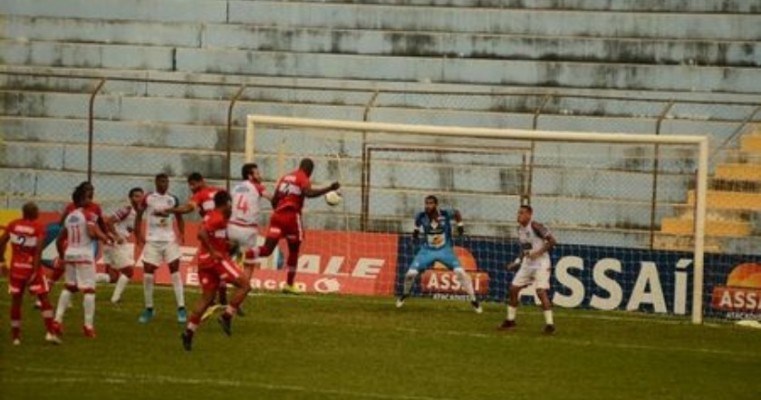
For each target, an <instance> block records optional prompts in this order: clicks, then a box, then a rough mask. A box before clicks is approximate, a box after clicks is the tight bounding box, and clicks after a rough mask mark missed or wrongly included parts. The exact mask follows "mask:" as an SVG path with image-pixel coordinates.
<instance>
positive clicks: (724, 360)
mask: <svg viewBox="0 0 761 400" xmlns="http://www.w3.org/2000/svg"><path fill="white" fill-rule="evenodd" d="M0 283H2V284H3V285H6V283H5V282H0ZM99 290H100V292H99V293H100V295H99V299H98V305H97V311H96V327H97V330H98V337H97V338H96V339H94V340H88V339H85V338H84V337H83V336H82V334H81V323H82V322H81V321H82V313H81V309H82V306H81V297H80V296H77V297H76V300H75V301H76V304H75V307H74V308H73V309H72V310H70V311H69V312H68V314H67V317H66V321H65V329H66V331H65V335H64V337H63V339H64V344H63V345H61V346H53V345H49V344H46V343H45V342H44V341H43V340H42V338H43V328H42V321H41V319H40V317H39V313H38V312H37V311H36V310H34V309H32V308H31V301H27V304H26V305H25V308H24V315H23V317H24V330H23V343H22V345H21V346H18V347H15V346H11V344H10V339H9V328H8V307H9V299H8V296H7V295H3V296H0V308H1V309H2V318H0V321H2V322H1V323H2V325H3V329H2V331H1V333H0V376H1V378H0V380H1V382H0V394H2V396H0V398H3V399H59V400H60V399H69V398H71V399H122V398H124V399H127V398H130V399H177V398H182V399H189V400H190V399H211V398H229V399H234V398H250V399H262V398H266V399H270V398H271V399H421V400H422V399H759V398H761V382H760V381H759V375H760V374H761V331H755V330H751V329H747V328H741V327H735V326H733V325H729V324H711V325H704V326H693V325H690V324H689V323H688V322H687V321H685V320H682V319H671V318H664V317H655V316H648V315H644V314H630V313H604V312H593V311H580V310H556V324H557V326H558V332H557V334H555V335H554V336H543V335H542V334H541V328H542V325H543V321H542V317H541V314H540V312H539V311H538V310H537V309H536V308H534V307H523V308H521V309H520V310H519V314H518V324H519V327H518V329H517V330H516V331H514V332H511V333H503V332H498V331H497V330H496V329H495V328H496V326H497V325H498V324H499V323H500V322H501V321H502V319H503V317H504V306H503V305H502V304H493V303H492V304H486V306H485V312H484V314H482V315H477V314H475V313H473V312H472V311H471V309H470V307H469V306H468V304H467V303H461V302H441V301H433V300H423V299H411V300H409V301H408V302H407V304H406V305H405V308H403V309H401V310H397V309H396V308H395V307H394V304H393V299H388V298H365V297H335V296H299V297H293V296H286V295H279V294H265V295H256V296H252V297H251V298H249V299H248V301H247V303H246V307H245V309H246V311H247V315H246V316H245V317H244V318H240V319H237V320H235V322H234V325H233V336H232V337H226V336H225V335H224V334H223V333H222V331H221V330H220V328H219V326H217V324H216V321H214V320H209V321H207V323H205V324H204V325H202V326H201V328H200V330H199V332H198V334H197V335H196V341H195V344H194V349H193V351H192V352H189V353H188V352H185V351H184V350H183V349H182V346H181V343H180V339H179V335H180V332H181V330H182V328H181V326H180V325H179V324H177V322H176V321H175V315H174V306H173V302H174V297H173V294H172V292H171V291H170V290H166V289H160V290H158V291H157V293H156V300H157V311H158V314H157V316H156V319H155V320H154V321H153V322H152V323H150V324H147V325H141V324H139V323H138V322H137V317H138V315H139V313H140V310H141V303H142V291H141V289H140V288H139V286H138V285H134V284H133V285H131V286H130V288H129V289H128V290H127V292H126V293H125V302H124V303H122V304H120V305H118V306H113V305H111V304H110V303H108V302H107V299H108V298H109V297H110V292H111V290H112V286H110V285H109V286H106V287H101V288H100V289H99ZM187 297H188V300H189V302H193V301H195V299H196V298H197V294H196V292H195V289H190V290H189V291H188V294H187ZM53 298H54V299H55V300H57V291H56V293H55V296H53ZM27 300H29V298H27Z"/></svg>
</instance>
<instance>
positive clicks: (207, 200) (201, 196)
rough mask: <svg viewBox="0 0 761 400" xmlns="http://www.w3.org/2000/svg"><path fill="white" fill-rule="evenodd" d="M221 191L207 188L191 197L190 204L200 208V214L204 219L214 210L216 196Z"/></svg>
mask: <svg viewBox="0 0 761 400" xmlns="http://www.w3.org/2000/svg"><path fill="white" fill-rule="evenodd" d="M220 190H222V189H220V188H215V187H211V186H205V187H203V188H201V189H198V191H197V192H195V193H193V195H192V196H190V202H191V203H193V204H195V205H196V206H197V207H198V214H200V215H201V216H202V217H203V216H204V215H206V213H209V212H211V211H213V210H214V195H215V194H217V192H219V191H220Z"/></svg>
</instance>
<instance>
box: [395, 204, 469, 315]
mask: <svg viewBox="0 0 761 400" xmlns="http://www.w3.org/2000/svg"><path fill="white" fill-rule="evenodd" d="M452 221H454V222H455V223H456V229H457V233H458V234H459V235H460V236H462V235H463V234H464V233H465V226H464V225H463V223H462V216H461V215H460V211H459V210H455V209H441V208H439V199H438V198H436V196H433V195H431V196H426V198H425V209H424V210H423V211H421V212H419V213H418V214H417V215H416V216H415V230H414V231H413V233H412V236H413V239H414V240H415V241H417V239H418V236H419V235H420V233H421V232H422V233H423V235H424V239H423V245H422V247H421V248H420V250H419V251H418V253H417V254H416V255H415V258H414V259H413V260H412V264H410V267H409V268H408V269H407V273H406V274H405V275H404V287H403V289H402V295H401V296H400V297H399V298H398V299H397V300H396V307H397V308H401V307H402V306H404V301H405V300H406V299H407V297H408V296H409V295H410V292H411V291H412V286H413V285H414V283H415V278H417V276H418V275H419V274H420V272H422V271H424V270H426V269H427V268H430V267H431V266H433V264H434V263H435V262H436V261H438V262H440V263H442V264H444V265H445V266H446V267H447V268H450V269H452V270H453V271H454V272H455V274H457V279H459V280H460V283H461V284H462V286H463V287H464V288H465V291H466V292H467V293H468V297H469V298H470V304H471V306H473V310H475V312H476V313H478V314H480V313H482V312H483V309H482V308H481V304H480V303H479V302H478V300H477V299H476V294H475V291H474V290H473V281H472V280H471V279H470V275H468V274H467V273H466V272H465V270H464V269H463V268H462V265H460V260H459V259H458V258H457V256H456V255H455V253H454V249H453V248H454V242H453V240H452V229H453V227H452Z"/></svg>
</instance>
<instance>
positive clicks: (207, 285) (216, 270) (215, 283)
mask: <svg viewBox="0 0 761 400" xmlns="http://www.w3.org/2000/svg"><path fill="white" fill-rule="evenodd" d="M241 274H243V271H241V269H240V267H239V266H238V265H237V264H235V262H233V261H232V260H231V259H229V258H223V259H222V260H221V261H218V262H215V263H214V264H211V265H198V280H199V281H200V282H201V288H202V289H203V292H205V293H206V292H213V291H216V290H217V288H219V285H220V284H221V283H222V282H227V283H233V282H235V281H236V280H237V279H238V278H239V277H240V276H241Z"/></svg>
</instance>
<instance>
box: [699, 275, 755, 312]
mask: <svg viewBox="0 0 761 400" xmlns="http://www.w3.org/2000/svg"><path fill="white" fill-rule="evenodd" d="M711 307H713V308H714V309H715V310H721V311H727V318H737V319H761V264H757V263H744V264H740V265H737V266H735V267H734V268H733V269H732V271H731V272H730V273H729V275H728V276H727V285H726V286H716V287H714V288H713V296H712V301H711Z"/></svg>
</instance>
